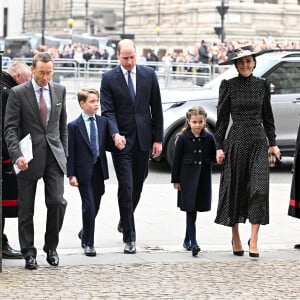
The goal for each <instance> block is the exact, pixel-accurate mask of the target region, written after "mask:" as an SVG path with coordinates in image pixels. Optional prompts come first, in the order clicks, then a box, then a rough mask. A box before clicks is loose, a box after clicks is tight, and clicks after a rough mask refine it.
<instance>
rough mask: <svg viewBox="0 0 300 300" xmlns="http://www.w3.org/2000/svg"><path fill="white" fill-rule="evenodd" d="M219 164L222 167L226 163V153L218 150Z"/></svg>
mask: <svg viewBox="0 0 300 300" xmlns="http://www.w3.org/2000/svg"><path fill="white" fill-rule="evenodd" d="M216 156H217V164H218V165H221V164H222V163H223V162H224V159H225V153H224V151H223V150H222V149H219V150H217V154H216Z"/></svg>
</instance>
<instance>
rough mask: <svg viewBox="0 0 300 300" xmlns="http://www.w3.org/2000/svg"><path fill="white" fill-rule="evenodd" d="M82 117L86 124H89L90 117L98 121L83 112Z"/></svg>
mask: <svg viewBox="0 0 300 300" xmlns="http://www.w3.org/2000/svg"><path fill="white" fill-rule="evenodd" d="M81 115H82V118H83V120H84V121H85V122H87V121H88V120H89V117H94V119H96V117H95V115H92V116H89V115H87V114H86V113H85V112H81Z"/></svg>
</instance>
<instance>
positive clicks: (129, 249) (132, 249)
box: [124, 242, 136, 254]
mask: <svg viewBox="0 0 300 300" xmlns="http://www.w3.org/2000/svg"><path fill="white" fill-rule="evenodd" d="M124 253H126V254H135V253H136V246H135V242H127V243H126V245H125V248H124Z"/></svg>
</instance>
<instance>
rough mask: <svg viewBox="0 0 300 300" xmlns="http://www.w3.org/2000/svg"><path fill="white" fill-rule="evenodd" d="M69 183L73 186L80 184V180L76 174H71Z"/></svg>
mask: <svg viewBox="0 0 300 300" xmlns="http://www.w3.org/2000/svg"><path fill="white" fill-rule="evenodd" d="M69 183H70V185H72V186H79V183H78V180H77V177H76V176H70V177H69Z"/></svg>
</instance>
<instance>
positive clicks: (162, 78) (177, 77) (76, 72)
mask: <svg viewBox="0 0 300 300" xmlns="http://www.w3.org/2000/svg"><path fill="white" fill-rule="evenodd" d="M15 60H22V61H24V62H25V63H27V64H28V65H31V63H32V58H14V59H12V60H10V59H7V60H6V63H5V65H4V66H3V69H4V70H5V69H7V67H8V65H9V64H10V63H12V62H13V61H15ZM118 64H119V61H118V60H99V59H97V60H96V59H91V60H89V61H80V62H78V61H76V60H74V59H62V58H56V59H55V72H54V75H53V81H56V82H60V83H62V84H64V85H66V87H67V90H68V93H71V94H76V92H77V91H78V89H79V88H81V87H83V86H87V85H88V86H91V87H94V88H97V89H99V87H100V82H101V78H102V75H103V73H105V72H107V71H108V70H110V69H112V68H114V67H116V66H117V65H118ZM138 64H140V65H146V66H149V67H151V68H153V69H154V70H155V72H156V74H157V77H158V79H159V83H160V86H161V88H173V87H179V86H192V85H198V86H203V85H204V84H205V83H207V82H208V81H210V80H211V79H213V78H214V77H216V76H217V75H219V74H220V73H222V72H224V70H225V69H226V68H227V66H218V65H213V66H212V65H209V64H202V63H176V62H167V63H166V62H161V61H160V62H149V61H138Z"/></svg>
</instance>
